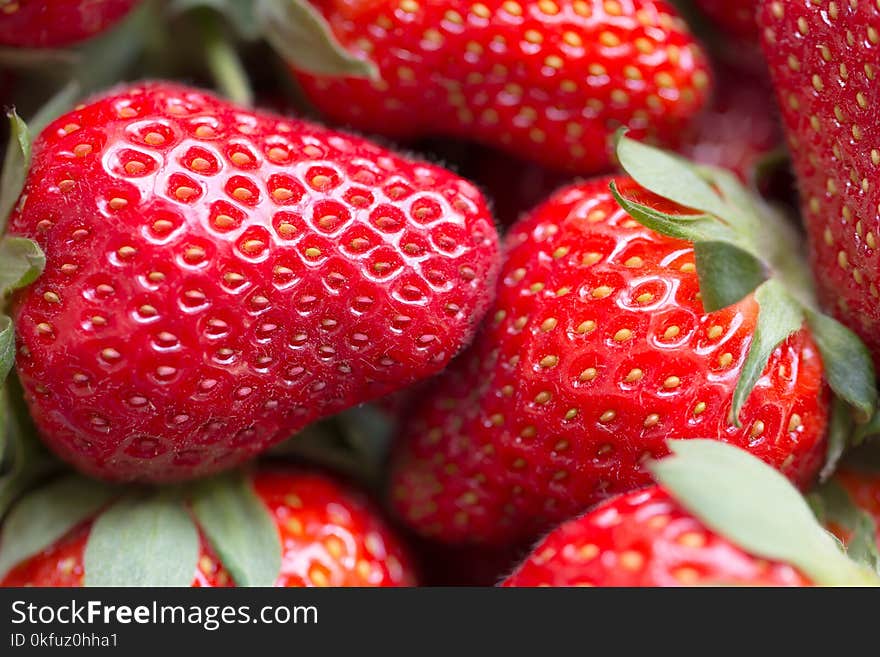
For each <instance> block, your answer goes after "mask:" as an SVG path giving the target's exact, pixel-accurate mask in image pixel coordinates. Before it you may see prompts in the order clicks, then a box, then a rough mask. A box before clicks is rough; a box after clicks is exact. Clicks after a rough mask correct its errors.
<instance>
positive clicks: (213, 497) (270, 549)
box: [192, 473, 281, 586]
mask: <svg viewBox="0 0 880 657" xmlns="http://www.w3.org/2000/svg"><path fill="white" fill-rule="evenodd" d="M192 507H193V513H194V514H195V516H196V519H197V520H198V521H199V525H201V527H202V530H203V531H204V532H205V535H206V536H207V537H208V540H209V541H210V542H211V546H212V547H213V548H214V550H215V551H216V552H217V554H218V555H219V557H220V560H221V561H222V562H223V565H224V566H225V567H226V569H227V570H228V571H229V573H230V575H232V579H233V581H234V582H235V583H236V584H237V585H238V586H272V585H274V584H275V580H276V579H277V578H278V574H279V573H280V572H281V538H280V536H279V534H278V528H277V527H276V526H275V521H274V520H273V519H272V516H271V515H270V514H269V510H268V509H267V508H266V505H265V504H263V503H262V502H261V501H260V499H259V498H258V497H257V496H256V494H255V493H254V491H253V489H252V488H251V484H250V481H249V479H248V478H247V477H246V476H245V475H244V474H242V473H232V474H228V475H224V476H220V477H216V478H214V479H211V480H208V481H205V482H202V483H200V484H199V485H198V486H197V487H196V489H195V493H194V496H193V498H192Z"/></svg>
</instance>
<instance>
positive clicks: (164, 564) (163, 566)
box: [83, 493, 199, 587]
mask: <svg viewBox="0 0 880 657" xmlns="http://www.w3.org/2000/svg"><path fill="white" fill-rule="evenodd" d="M198 560H199V533H198V530H197V529H196V526H195V523H194V522H193V519H192V518H191V517H190V515H189V513H187V511H186V508H185V507H184V505H183V503H182V501H181V500H180V499H179V498H177V497H176V496H173V495H168V494H164V495H163V494H161V493H159V494H155V495H152V496H150V497H146V498H145V497H141V496H137V495H130V496H127V497H125V498H123V499H121V500H119V501H117V502H116V503H115V504H113V506H111V507H110V508H108V509H107V510H106V511H104V512H103V513H101V515H99V516H98V518H97V519H96V520H95V523H94V525H92V529H91V532H90V533H89V538H88V542H87V543H86V549H85V555H84V556H83V567H84V570H85V585H86V586H177V587H184V586H190V584H191V583H192V580H193V577H194V576H195V572H196V567H197V565H198Z"/></svg>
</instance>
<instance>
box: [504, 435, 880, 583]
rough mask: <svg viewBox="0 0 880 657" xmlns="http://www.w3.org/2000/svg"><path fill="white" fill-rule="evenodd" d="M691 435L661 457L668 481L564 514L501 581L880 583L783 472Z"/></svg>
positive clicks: (660, 473)
mask: <svg viewBox="0 0 880 657" xmlns="http://www.w3.org/2000/svg"><path fill="white" fill-rule="evenodd" d="M689 442H691V441H689ZM692 442H693V444H690V445H687V444H683V443H677V447H673V449H674V450H676V452H678V453H677V454H676V455H675V456H673V457H671V458H668V459H664V460H663V461H661V462H660V463H659V464H655V465H654V472H655V474H656V476H657V477H658V478H659V479H660V480H661V481H662V482H663V483H664V484H666V482H668V488H667V487H666V486H665V485H664V487H663V488H661V487H657V486H654V487H651V488H647V489H644V490H640V491H635V492H632V493H628V494H626V495H622V496H620V497H616V498H614V499H612V500H609V501H607V502H605V503H604V504H601V505H600V506H598V507H596V508H594V509H592V510H590V511H589V512H588V513H586V514H585V515H583V516H581V517H579V518H577V519H574V520H571V521H569V522H566V523H564V524H563V525H561V526H560V527H558V528H557V529H555V530H553V531H552V532H551V533H550V534H549V535H548V536H547V537H546V538H545V539H543V540H542V541H541V542H540V543H539V544H538V545H537V547H536V548H535V550H534V551H533V552H532V554H531V555H530V556H529V557H528V558H527V559H526V560H525V561H524V562H523V563H522V564H521V565H520V566H519V567H518V568H517V569H516V570H515V571H514V573H513V574H512V575H511V576H510V577H509V578H508V579H507V580H505V581H504V583H503V585H504V586H808V585H812V584H819V585H825V586H828V585H847V586H852V585H867V586H877V585H878V584H880V578H878V576H877V574H876V573H875V572H872V571H871V570H870V569H869V568H866V567H864V566H863V565H859V563H857V562H856V560H855V557H856V555H852V556H853V559H852V560H851V559H848V558H847V557H846V556H844V555H843V554H842V553H841V551H840V550H839V549H838V547H837V544H836V542H835V541H834V539H833V538H831V536H830V535H829V534H827V533H826V532H825V531H824V530H823V529H822V528H821V527H820V526H819V524H818V523H817V522H816V519H815V518H814V517H813V516H812V514H811V512H810V509H809V507H808V506H807V505H806V504H805V503H804V500H803V499H802V498H801V497H800V496H799V495H798V494H797V492H796V491H795V490H793V489H792V488H791V487H790V486H788V485H787V483H786V482H785V481H784V480H782V478H781V477H779V475H778V474H776V473H775V472H773V471H772V470H770V469H769V468H767V467H766V466H765V465H763V464H761V463H760V462H759V461H757V460H755V459H754V458H751V457H748V456H747V455H746V454H744V453H743V452H739V451H738V450H735V449H734V448H731V447H729V446H726V445H721V444H717V443H709V442H708V441H692ZM701 443H702V444H701Z"/></svg>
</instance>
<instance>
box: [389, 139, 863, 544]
mask: <svg viewBox="0 0 880 657" xmlns="http://www.w3.org/2000/svg"><path fill="white" fill-rule="evenodd" d="M618 152H619V155H620V157H621V160H622V161H623V162H624V163H625V165H626V166H627V169H628V170H629V171H630V172H631V173H632V174H633V175H634V176H636V177H637V178H638V180H639V182H642V183H643V184H644V185H645V186H648V187H650V188H651V189H653V190H654V191H655V192H664V193H666V194H667V195H669V196H670V198H674V199H676V200H678V201H679V202H680V203H681V205H677V204H676V203H673V202H672V201H671V200H666V199H663V198H661V197H660V196H658V195H656V194H654V193H651V192H649V191H647V190H646V189H644V188H643V187H642V186H640V185H639V184H637V183H636V182H635V181H634V180H632V179H630V178H623V177H621V178H617V179H613V180H612V179H600V180H597V181H593V182H587V183H583V184H578V185H574V186H572V187H569V188H566V189H563V190H561V191H559V192H557V194H555V195H554V196H553V197H551V198H550V200H548V201H547V202H546V203H545V204H544V205H542V206H540V207H539V208H538V209H537V210H535V211H534V212H533V213H532V214H531V215H530V216H528V217H526V218H525V219H523V220H522V221H521V222H519V223H518V224H516V225H515V226H514V227H513V228H512V229H511V232H510V233H509V234H508V238H507V251H506V262H505V264H504V266H503V268H502V273H501V276H500V280H499V283H498V292H497V299H496V301H495V304H494V306H493V307H492V309H491V311H490V313H489V315H488V316H487V321H486V323H485V325H484V327H483V330H482V331H481V333H480V335H479V336H478V337H477V339H476V341H475V343H474V345H473V346H472V347H471V348H470V349H469V351H468V352H466V353H465V354H464V355H463V356H461V357H460V358H459V359H458V360H457V361H455V362H454V363H453V364H452V365H451V366H450V368H449V369H448V370H447V371H446V372H445V373H444V374H443V375H441V377H440V378H439V380H438V381H437V384H436V386H435V389H434V390H433V391H432V392H431V394H429V395H426V396H425V398H424V399H423V400H422V401H421V402H420V403H419V405H418V407H416V408H415V409H413V412H412V413H411V415H410V417H409V418H408V421H407V422H406V424H405V426H404V428H403V429H402V431H401V436H400V441H399V444H398V445H397V453H396V456H395V464H394V472H393V477H392V496H393V500H394V504H395V506H396V508H397V510H398V512H399V513H400V515H401V516H402V517H403V518H404V519H405V520H406V522H407V523H408V524H409V525H411V526H412V527H414V528H415V529H417V530H418V531H419V532H421V533H423V534H426V535H429V536H433V537H435V538H438V539H442V540H445V541H448V542H452V543H464V542H483V543H493V544H504V543H514V542H516V541H518V540H520V539H523V538H528V537H530V536H534V535H535V534H536V533H537V532H539V531H540V530H542V529H543V528H545V527H547V526H549V525H551V524H553V523H555V522H559V521H561V520H563V519H565V518H568V517H570V516H572V515H574V514H576V513H578V512H580V511H582V510H583V509H584V508H586V507H587V506H589V505H591V504H593V503H595V502H597V501H599V500H601V499H603V498H605V497H607V496H609V495H613V494H616V493H621V492H625V491H629V490H632V489H634V488H638V487H640V486H644V485H646V484H648V483H649V482H650V477H649V474H648V472H647V471H646V470H645V469H644V464H645V462H646V461H647V460H649V459H651V458H655V457H659V456H662V455H663V454H665V453H666V446H665V440H666V439H667V438H669V437H670V436H675V437H678V438H701V437H706V436H711V437H717V438H718V439H719V440H722V441H725V442H730V443H732V444H734V445H737V446H740V447H742V448H744V449H747V450H748V451H749V452H751V453H752V454H754V455H756V456H758V457H760V458H761V459H763V460H764V461H766V462H767V463H769V464H771V465H773V466H774V467H775V468H777V469H779V470H781V471H782V472H783V473H784V474H786V475H787V476H788V477H789V478H790V479H792V480H793V481H794V482H796V483H797V484H799V485H801V486H807V485H809V484H810V483H811V481H812V479H813V477H814V476H815V474H816V472H817V470H818V468H819V466H820V465H821V463H822V461H823V459H824V456H825V434H826V425H827V419H828V396H827V390H826V386H825V384H824V382H823V378H827V379H828V380H829V382H830V383H831V384H832V387H833V388H834V389H835V390H836V391H839V394H840V392H841V391H842V396H844V397H845V398H847V399H848V400H849V401H850V402H853V398H852V395H851V392H852V390H853V389H858V390H859V393H858V395H857V397H858V400H856V401H857V403H855V404H854V405H855V406H858V407H859V410H860V411H861V412H862V416H867V415H869V414H870V412H871V409H872V408H873V404H874V399H875V397H876V391H875V389H874V382H873V371H872V369H871V366H870V360H869V358H868V357H867V355H866V354H865V351H864V347H863V346H862V345H861V344H860V343H858V341H857V340H856V339H855V337H854V336H852V334H850V333H849V332H848V331H846V330H845V329H843V327H841V326H839V325H838V324H836V323H835V322H833V320H830V319H828V318H826V317H824V316H822V315H818V314H817V313H815V311H814V310H812V309H811V306H810V302H809V297H808V296H806V293H805V292H804V291H803V290H801V289H799V287H798V286H799V285H801V284H802V282H803V279H804V278H806V277H807V276H806V274H804V273H803V272H802V271H801V270H800V267H799V266H798V264H797V260H796V257H793V255H794V254H793V253H792V250H796V249H797V239H796V236H795V235H794V234H793V233H792V232H791V231H789V230H788V229H787V227H786V226H784V225H783V224H781V223H779V219H778V218H777V217H775V216H773V215H771V214H766V215H764V214H760V213H759V211H758V209H757V208H758V206H756V205H753V204H752V203H753V202H752V201H750V200H749V198H748V196H747V195H746V193H745V192H744V190H742V189H741V188H740V186H739V185H738V184H737V183H736V182H735V179H734V178H733V176H732V175H730V174H727V173H725V172H721V171H715V170H709V169H706V170H705V175H707V176H712V178H711V185H710V182H709V181H708V180H704V179H703V178H702V177H701V175H702V173H703V171H704V170H702V169H696V168H694V167H692V166H690V165H689V164H687V163H684V162H683V161H680V160H678V159H677V158H674V157H671V156H669V155H665V154H662V153H659V152H657V151H654V150H653V149H650V148H648V147H646V146H643V145H639V144H637V143H636V142H634V141H632V140H629V139H623V140H622V141H621V148H620V149H619V151H618ZM609 183H610V184H611V189H609ZM755 202H757V201H755ZM686 203H687V204H688V205H690V207H693V208H700V209H701V210H702V212H698V211H697V210H689V209H687V208H685V207H683V206H684V205H685V204H686ZM710 212H711V213H712V214H711V215H710V214H709V213H710ZM634 217H636V218H638V219H639V220H640V221H643V222H644V224H646V225H650V226H652V227H653V228H654V229H655V230H659V231H662V232H663V233H664V234H660V233H658V232H655V230H652V229H649V228H647V227H646V225H642V224H641V223H639V221H636V220H635V218H634ZM722 217H723V219H722ZM759 221H760V222H761V223H760V224H757V223H753V222H759ZM734 228H737V229H741V231H742V233H741V234H740V233H739V232H737V231H736V230H734ZM761 231H764V234H763V236H761ZM685 240H691V241H693V242H696V243H695V244H692V243H691V241H685ZM753 240H756V241H753ZM777 249H778V250H777ZM787 286H792V288H791V291H788V290H789V288H788V287H787ZM832 344H833V345H834V346H833V347H832V346H831V345H832ZM836 350H838V351H836ZM820 351H821V352H822V356H821V357H820ZM844 354H848V355H844ZM823 360H824V361H825V364H824V366H823ZM844 362H846V363H847V365H843V363H844ZM841 366H843V367H841ZM849 377H851V378H849Z"/></svg>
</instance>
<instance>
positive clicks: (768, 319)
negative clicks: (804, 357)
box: [730, 279, 804, 427]
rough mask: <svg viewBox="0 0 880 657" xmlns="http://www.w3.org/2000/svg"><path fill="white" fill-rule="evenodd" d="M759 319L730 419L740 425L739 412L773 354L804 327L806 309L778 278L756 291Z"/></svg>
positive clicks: (735, 392)
mask: <svg viewBox="0 0 880 657" xmlns="http://www.w3.org/2000/svg"><path fill="white" fill-rule="evenodd" d="M755 300H756V301H757V302H758V306H759V309H758V320H757V322H756V325H755V331H754V334H753V336H752V342H751V344H750V345H749V352H748V354H747V355H746V360H745V363H743V367H742V372H740V376H739V380H738V381H737V382H736V389H735V390H734V391H733V406H732V408H731V411H730V414H731V421H732V422H733V423H734V424H735V425H736V426H737V427H738V426H741V425H740V421H739V412H740V411H741V410H742V407H743V404H745V402H746V399H748V397H749V395H750V394H751V393H752V390H754V388H755V385H756V384H757V383H758V380H759V379H760V378H761V376H762V375H763V373H764V370H765V369H767V363H768V362H769V360H770V356H771V355H772V354H773V352H774V351H775V350H776V348H777V347H778V346H779V345H780V344H782V343H783V342H784V341H785V340H786V339H787V338H788V337H789V336H790V335H792V334H793V333H796V332H797V331H799V330H800V329H801V327H802V326H803V323H804V309H803V307H802V306H801V305H800V303H798V302H797V301H796V300H795V299H794V298H793V297H792V296H791V295H790V294H789V293H788V292H787V291H786V289H785V288H784V287H783V285H782V283H780V282H779V281H777V280H775V279H770V280H769V281H767V282H765V283H764V284H763V285H761V287H759V288H758V289H757V291H756V292H755Z"/></svg>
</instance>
